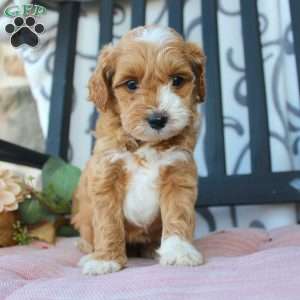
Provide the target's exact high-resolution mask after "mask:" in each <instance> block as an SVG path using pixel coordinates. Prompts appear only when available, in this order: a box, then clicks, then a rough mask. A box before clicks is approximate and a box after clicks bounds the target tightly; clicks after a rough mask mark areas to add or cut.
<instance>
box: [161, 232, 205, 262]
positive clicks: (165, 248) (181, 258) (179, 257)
mask: <svg viewBox="0 0 300 300" xmlns="http://www.w3.org/2000/svg"><path fill="white" fill-rule="evenodd" d="M157 252H158V254H159V255H160V260H159V262H160V264H161V265H176V266H198V265H201V264H203V262H204V259H203V256H202V254H201V253H200V252H199V251H198V250H197V249H196V248H195V247H194V246H193V245H192V244H190V243H188V242H187V241H184V240H183V239H181V238H180V237H179V236H177V235H172V236H170V237H168V238H167V239H165V240H164V241H162V243H161V246H160V248H159V249H158V250H157Z"/></svg>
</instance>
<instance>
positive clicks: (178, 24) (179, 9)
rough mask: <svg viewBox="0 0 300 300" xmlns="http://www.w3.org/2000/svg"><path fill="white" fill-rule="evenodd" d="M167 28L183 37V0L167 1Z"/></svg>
mask: <svg viewBox="0 0 300 300" xmlns="http://www.w3.org/2000/svg"><path fill="white" fill-rule="evenodd" d="M168 13H169V27H172V28H174V29H175V30H176V31H177V32H178V33H180V34H182V35H183V0H168Z"/></svg>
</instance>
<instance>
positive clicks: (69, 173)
mask: <svg viewBox="0 0 300 300" xmlns="http://www.w3.org/2000/svg"><path fill="white" fill-rule="evenodd" d="M80 173H81V171H80V169H79V168H77V167H75V166H72V165H69V164H67V163H65V162H64V161H63V160H61V159H58V158H50V159H49V160H48V161H47V163H46V164H45V166H44V168H43V171H42V180H43V197H42V198H43V199H41V201H42V202H43V203H44V204H45V205H46V206H47V207H48V208H49V209H51V211H53V212H55V213H58V214H67V213H70V211H71V202H72V195H73V193H74V190H75V188H76V186H77V184H78V181H79V178H80Z"/></svg>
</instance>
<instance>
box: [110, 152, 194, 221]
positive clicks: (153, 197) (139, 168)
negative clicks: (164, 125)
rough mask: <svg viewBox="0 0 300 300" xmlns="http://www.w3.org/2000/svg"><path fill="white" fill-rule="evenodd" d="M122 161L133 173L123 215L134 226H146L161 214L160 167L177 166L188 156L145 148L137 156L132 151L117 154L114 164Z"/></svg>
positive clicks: (184, 153)
mask: <svg viewBox="0 0 300 300" xmlns="http://www.w3.org/2000/svg"><path fill="white" fill-rule="evenodd" d="M137 158H138V159H137ZM119 159H122V160H123V161H124V162H125V168H126V171H127V172H129V174H130V179H129V183H128V186H127V193H126V196H125V199H124V205H123V211H124V215H125V217H126V219H127V220H128V221H130V222H131V223H133V224H135V225H137V226H139V227H146V226H147V225H150V224H151V223H152V222H153V221H154V219H155V218H156V217H157V215H158V213H159V194H160V191H159V187H160V178H159V171H160V168H161V167H162V166H167V165H171V164H174V162H175V161H179V160H180V161H182V160H188V159H189V153H187V152H185V151H183V150H178V149H169V150H167V151H164V152H157V151H156V150H155V149H153V148H149V147H144V148H141V149H139V150H138V151H137V152H135V155H133V154H132V153H130V152H122V153H118V154H115V155H114V156H113V158H112V161H116V160H119ZM139 160H141V162H142V163H139V162H138V161H139Z"/></svg>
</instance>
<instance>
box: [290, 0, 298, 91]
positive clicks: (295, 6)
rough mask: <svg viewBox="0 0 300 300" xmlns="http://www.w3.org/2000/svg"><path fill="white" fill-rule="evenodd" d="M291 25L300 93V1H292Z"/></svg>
mask: <svg viewBox="0 0 300 300" xmlns="http://www.w3.org/2000/svg"><path fill="white" fill-rule="evenodd" d="M290 11H291V24H292V30H293V37H294V51H295V58H296V67H297V76H298V78H297V79H298V88H299V93H300V18H299V12H300V1H299V0H290Z"/></svg>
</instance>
